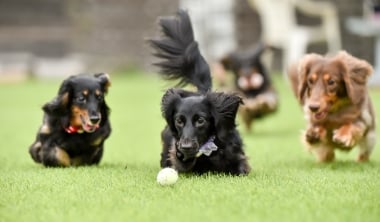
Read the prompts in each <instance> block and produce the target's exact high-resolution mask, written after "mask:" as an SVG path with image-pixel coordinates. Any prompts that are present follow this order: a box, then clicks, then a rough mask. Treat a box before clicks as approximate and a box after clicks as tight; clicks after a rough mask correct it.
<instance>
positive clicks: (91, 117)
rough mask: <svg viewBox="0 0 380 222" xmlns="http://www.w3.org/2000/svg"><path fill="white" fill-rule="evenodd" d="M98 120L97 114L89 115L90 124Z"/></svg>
mask: <svg viewBox="0 0 380 222" xmlns="http://www.w3.org/2000/svg"><path fill="white" fill-rule="evenodd" d="M99 120H100V117H99V116H90V121H91V123H92V124H97V123H98V122H99Z"/></svg>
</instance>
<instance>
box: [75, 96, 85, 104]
mask: <svg viewBox="0 0 380 222" xmlns="http://www.w3.org/2000/svg"><path fill="white" fill-rule="evenodd" d="M77 102H78V103H85V102H86V98H85V97H84V96H79V97H77Z"/></svg>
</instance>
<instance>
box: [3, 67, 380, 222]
mask: <svg viewBox="0 0 380 222" xmlns="http://www.w3.org/2000/svg"><path fill="white" fill-rule="evenodd" d="M127 76H128V77H127ZM59 83H60V81H29V82H25V83H22V84H17V85H1V86H0V104H1V107H0V124H1V126H0V149H1V152H0V221H15V222H16V221H17V222H19V221H28V222H34V221H39V222H41V221H62V222H67V221H92V222H97V221H154V222H159V221H183V222H186V221H207V222H211V221H260V222H263V221H289V222H293V221H301V220H302V221H329V222H330V221H345V222H350V221H363V222H365V221H374V222H375V221H380V199H379V198H380V151H379V145H377V149H375V151H374V153H373V155H372V158H371V162H370V163H366V164H357V163H355V162H354V159H355V156H356V154H357V151H356V150H354V151H352V152H351V153H348V154H347V153H338V156H337V161H336V162H334V163H332V164H317V163H315V161H314V158H313V156H311V155H310V154H309V153H307V152H305V151H304V150H303V148H302V146H301V144H300V142H299V141H300V140H299V137H300V131H301V130H302V129H303V127H304V125H305V123H304V120H303V115H302V113H301V111H300V108H299V107H298V105H297V103H296V101H295V99H294V98H293V96H292V94H291V92H290V91H289V90H288V87H287V84H286V83H285V82H283V81H282V79H281V78H278V79H276V85H277V87H278V89H279V92H280V95H281V107H280V110H279V112H278V113H277V114H275V115H273V116H272V117H271V118H267V119H264V120H261V121H258V122H256V123H255V125H254V131H255V133H253V134H249V133H247V132H246V131H245V130H244V129H243V127H242V126H241V125H239V129H240V131H241V133H242V136H243V139H244V143H245V147H246V152H247V155H248V156H249V158H250V159H249V162H250V164H251V165H252V168H253V171H252V173H251V174H250V175H249V176H247V177H232V176H225V175H211V174H207V175H203V176H191V175H180V178H179V181H178V182H177V183H176V184H175V185H174V186H172V187H161V186H160V185H158V184H157V183H156V181H155V178H156V175H157V172H158V171H159V158H160V156H159V154H160V150H161V141H160V131H161V129H162V128H163V127H164V125H165V123H164V121H163V120H162V118H161V114H160V100H161V96H162V94H163V92H164V89H165V88H166V87H167V86H168V84H167V83H164V82H163V81H160V80H158V79H157V78H153V77H151V76H149V75H143V74H141V73H129V74H128V75H123V76H122V75H117V76H112V87H111V88H110V93H109V95H108V98H107V99H108V104H109V106H110V107H111V108H112V113H111V121H112V127H113V132H112V135H111V137H110V138H109V140H107V141H106V144H105V153H104V156H103V159H102V161H101V164H100V165H99V166H94V167H78V168H68V169H63V168H58V169H54V168H53V169H52V168H44V167H42V166H41V165H38V164H35V163H34V162H33V161H32V159H31V158H30V156H29V154H28V146H29V145H30V144H31V143H32V142H33V140H34V137H35V133H36V131H37V129H38V127H39V125H40V123H41V120H42V111H41V108H40V107H41V106H42V105H43V104H44V103H45V102H46V101H48V100H50V99H51V98H52V97H53V95H55V93H56V92H57V90H58V86H59ZM371 94H372V97H373V99H374V102H375V106H376V109H377V115H378V116H380V113H379V111H380V100H379V98H380V91H375V90H372V91H371ZM377 135H379V134H377Z"/></svg>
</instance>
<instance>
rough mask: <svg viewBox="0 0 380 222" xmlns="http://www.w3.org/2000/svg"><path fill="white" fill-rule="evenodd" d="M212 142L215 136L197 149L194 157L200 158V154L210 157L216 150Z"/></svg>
mask: <svg viewBox="0 0 380 222" xmlns="http://www.w3.org/2000/svg"><path fill="white" fill-rule="evenodd" d="M214 140H215V136H211V137H210V139H208V140H207V142H206V143H205V144H203V145H202V146H201V148H199V151H198V153H197V155H196V157H200V156H202V154H204V155H206V156H210V155H211V153H212V152H213V151H216V150H218V146H217V145H216V144H215V143H214Z"/></svg>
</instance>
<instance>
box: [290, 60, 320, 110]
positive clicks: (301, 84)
mask: <svg viewBox="0 0 380 222" xmlns="http://www.w3.org/2000/svg"><path fill="white" fill-rule="evenodd" d="M321 59H323V57H322V56H321V55H318V54H314V53H311V54H307V55H305V56H304V57H303V58H301V60H300V61H299V63H298V67H297V70H296V73H297V74H298V87H297V98H298V100H299V102H300V103H301V104H303V101H304V98H305V94H306V93H307V90H308V86H307V77H308V75H309V73H310V69H311V67H312V66H313V65H314V64H315V63H316V62H317V61H318V60H321Z"/></svg>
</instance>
